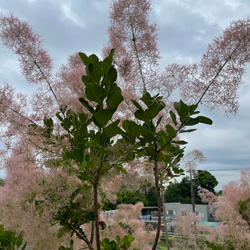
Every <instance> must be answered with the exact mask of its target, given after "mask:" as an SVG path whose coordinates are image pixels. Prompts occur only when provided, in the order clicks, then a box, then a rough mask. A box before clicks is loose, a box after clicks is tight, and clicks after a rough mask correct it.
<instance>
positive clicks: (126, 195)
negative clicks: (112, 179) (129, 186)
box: [117, 190, 148, 206]
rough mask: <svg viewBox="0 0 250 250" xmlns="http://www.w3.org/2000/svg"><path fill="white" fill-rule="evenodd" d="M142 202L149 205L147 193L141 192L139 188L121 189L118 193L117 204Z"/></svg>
mask: <svg viewBox="0 0 250 250" xmlns="http://www.w3.org/2000/svg"><path fill="white" fill-rule="evenodd" d="M138 202H142V203H143V204H144V206H147V205H148V201H147V199H146V195H145V194H142V193H140V191H139V190H121V191H120V192H118V193H117V205H118V204H133V205H135V204H136V203H138Z"/></svg>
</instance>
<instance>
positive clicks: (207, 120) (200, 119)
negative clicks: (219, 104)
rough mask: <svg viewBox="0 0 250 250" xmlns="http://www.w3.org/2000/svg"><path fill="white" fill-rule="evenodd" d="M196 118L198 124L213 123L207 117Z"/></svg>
mask: <svg viewBox="0 0 250 250" xmlns="http://www.w3.org/2000/svg"><path fill="white" fill-rule="evenodd" d="M197 118H198V119H199V121H200V123H204V124H208V125H212V124H213V121H212V120H211V119H209V118H208V117H205V116H198V117H197Z"/></svg>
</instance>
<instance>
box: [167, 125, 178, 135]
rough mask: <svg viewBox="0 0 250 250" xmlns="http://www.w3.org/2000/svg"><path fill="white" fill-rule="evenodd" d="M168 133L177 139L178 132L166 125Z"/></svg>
mask: <svg viewBox="0 0 250 250" xmlns="http://www.w3.org/2000/svg"><path fill="white" fill-rule="evenodd" d="M166 131H167V133H168V135H169V136H170V137H172V138H173V137H175V136H176V131H175V129H174V128H173V127H172V126H171V125H169V124H168V125H166Z"/></svg>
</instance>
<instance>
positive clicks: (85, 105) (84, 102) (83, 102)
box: [79, 97, 95, 114]
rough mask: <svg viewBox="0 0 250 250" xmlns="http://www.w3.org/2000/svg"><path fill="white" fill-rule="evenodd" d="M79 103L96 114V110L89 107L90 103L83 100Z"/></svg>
mask: <svg viewBox="0 0 250 250" xmlns="http://www.w3.org/2000/svg"><path fill="white" fill-rule="evenodd" d="M79 101H80V102H81V104H82V105H83V106H84V107H85V108H86V109H87V110H88V111H89V112H90V113H92V114H93V113H94V112H95V111H94V109H93V108H92V107H91V106H90V105H89V103H88V102H87V101H86V100H85V99H84V98H83V97H81V98H79Z"/></svg>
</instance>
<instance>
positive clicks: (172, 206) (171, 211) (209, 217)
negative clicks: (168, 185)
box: [164, 202, 215, 222]
mask: <svg viewBox="0 0 250 250" xmlns="http://www.w3.org/2000/svg"><path fill="white" fill-rule="evenodd" d="M164 205H165V209H166V216H167V217H169V218H170V219H171V220H174V219H175V217H176V215H177V214H178V213H179V212H180V211H181V210H184V211H187V213H191V212H192V211H193V208H192V204H181V203H180V202H169V203H165V204H164ZM195 213H196V214H197V215H198V216H199V217H200V218H201V221H206V222H214V221H215V218H214V211H212V212H211V211H210V206H209V205H206V204H196V205H195Z"/></svg>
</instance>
